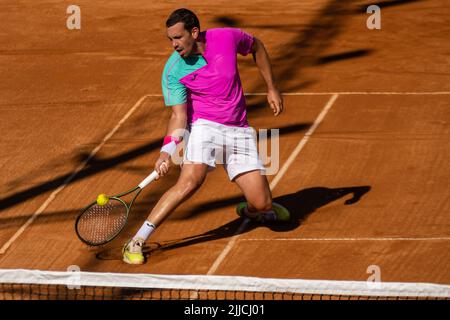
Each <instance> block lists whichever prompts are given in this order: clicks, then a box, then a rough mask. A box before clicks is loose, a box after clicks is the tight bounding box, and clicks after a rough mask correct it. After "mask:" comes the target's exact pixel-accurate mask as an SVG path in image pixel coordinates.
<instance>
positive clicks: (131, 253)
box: [122, 238, 145, 264]
mask: <svg viewBox="0 0 450 320" xmlns="http://www.w3.org/2000/svg"><path fill="white" fill-rule="evenodd" d="M143 246H144V239H141V238H137V239H131V240H130V241H128V242H127V243H126V244H125V245H124V246H123V249H122V255H123V261H124V262H126V263H128V264H143V263H144V262H145V257H144V254H143V253H142V247H143Z"/></svg>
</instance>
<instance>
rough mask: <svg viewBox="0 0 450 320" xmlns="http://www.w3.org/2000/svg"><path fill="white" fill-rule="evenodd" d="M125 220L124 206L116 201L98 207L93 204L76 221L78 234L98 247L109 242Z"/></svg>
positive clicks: (125, 211)
mask: <svg viewBox="0 0 450 320" xmlns="http://www.w3.org/2000/svg"><path fill="white" fill-rule="evenodd" d="M126 220H127V208H126V206H125V205H124V204H123V203H122V202H120V201H117V200H114V199H110V201H109V203H108V204H106V205H104V206H100V205H98V204H93V205H92V206H90V207H89V208H87V209H86V210H85V212H84V213H83V215H82V216H81V217H80V219H79V221H78V226H77V228H78V233H79V235H80V236H81V237H82V238H83V239H84V240H85V241H87V242H89V243H91V244H93V245H98V244H102V243H105V242H108V241H109V240H111V239H112V238H113V237H114V236H116V235H117V233H118V232H119V231H120V230H121V229H122V228H123V226H124V225H125V223H126Z"/></svg>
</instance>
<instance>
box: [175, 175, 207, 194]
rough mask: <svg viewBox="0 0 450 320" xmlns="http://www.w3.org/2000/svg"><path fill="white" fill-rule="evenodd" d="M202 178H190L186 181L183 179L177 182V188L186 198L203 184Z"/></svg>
mask: <svg viewBox="0 0 450 320" xmlns="http://www.w3.org/2000/svg"><path fill="white" fill-rule="evenodd" d="M203 180H204V179H202V178H194V177H190V178H187V179H183V180H180V181H178V182H177V188H178V189H179V190H180V192H181V193H183V195H185V196H187V195H190V194H192V193H194V192H195V191H197V189H198V188H200V186H201V185H202V184H203Z"/></svg>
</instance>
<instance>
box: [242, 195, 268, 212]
mask: <svg viewBox="0 0 450 320" xmlns="http://www.w3.org/2000/svg"><path fill="white" fill-rule="evenodd" d="M247 202H248V206H249V209H250V210H251V211H269V210H271V209H272V199H271V198H270V196H261V197H257V198H255V199H248V200H247Z"/></svg>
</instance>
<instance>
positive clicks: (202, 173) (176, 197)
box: [147, 162, 208, 226]
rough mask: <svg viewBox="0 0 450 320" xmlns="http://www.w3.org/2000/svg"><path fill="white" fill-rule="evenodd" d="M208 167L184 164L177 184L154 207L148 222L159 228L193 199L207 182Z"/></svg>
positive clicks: (200, 164) (197, 164) (201, 164)
mask: <svg viewBox="0 0 450 320" xmlns="http://www.w3.org/2000/svg"><path fill="white" fill-rule="evenodd" d="M207 172H208V165H206V164H204V163H191V162H184V163H183V167H182V168H181V173H180V177H179V178H178V181H177V183H176V184H175V185H174V186H173V187H172V188H170V189H169V190H167V191H166V192H165V193H164V195H163V196H162V197H161V199H159V201H158V203H157V204H156V205H155V207H153V210H152V211H151V212H150V214H149V216H148V217H147V221H148V222H150V223H151V224H153V225H154V226H158V225H159V224H160V223H161V222H163V221H164V220H165V219H166V218H167V217H168V216H169V215H170V214H171V213H172V212H173V211H174V210H175V209H176V208H177V207H178V206H179V205H180V204H181V203H182V202H183V201H185V200H187V199H188V198H189V197H191V196H192V195H193V194H194V193H195V191H197V190H198V188H199V187H200V186H201V185H202V183H203V181H205V177H206V174H207Z"/></svg>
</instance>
